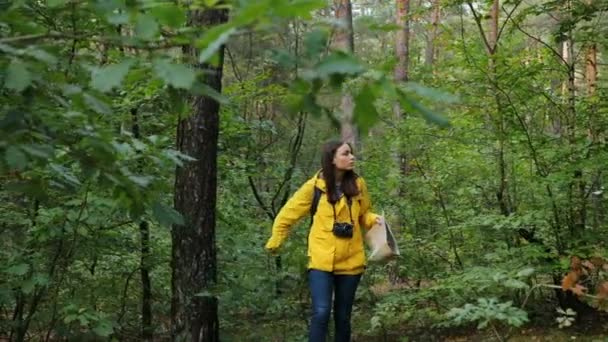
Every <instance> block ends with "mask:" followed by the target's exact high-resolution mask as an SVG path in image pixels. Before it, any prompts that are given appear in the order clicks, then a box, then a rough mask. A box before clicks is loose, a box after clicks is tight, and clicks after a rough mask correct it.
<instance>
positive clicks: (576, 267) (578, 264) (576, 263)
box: [570, 255, 583, 272]
mask: <svg viewBox="0 0 608 342" xmlns="http://www.w3.org/2000/svg"><path fill="white" fill-rule="evenodd" d="M582 266H583V263H582V261H581V258H579V257H577V256H576V255H573V256H572V257H571V258H570V269H571V270H572V271H577V272H578V271H580V270H581V268H582Z"/></svg>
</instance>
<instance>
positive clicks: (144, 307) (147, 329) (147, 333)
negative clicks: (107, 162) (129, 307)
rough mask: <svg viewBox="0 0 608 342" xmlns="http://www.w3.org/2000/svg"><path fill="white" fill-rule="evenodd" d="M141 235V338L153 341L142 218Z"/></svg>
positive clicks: (135, 124) (135, 123)
mask: <svg viewBox="0 0 608 342" xmlns="http://www.w3.org/2000/svg"><path fill="white" fill-rule="evenodd" d="M137 111H138V109H137V107H134V108H132V109H131V120H132V127H131V130H132V131H133V137H134V138H135V139H141V131H140V129H139V128H140V127H139V116H138V115H137ZM141 169H142V165H141V164H139V165H138V171H140V172H141V171H142V170H141ZM139 235H140V239H141V240H140V262H139V273H140V275H141V339H142V341H152V338H153V331H154V329H153V328H152V282H151V281H150V263H149V262H148V260H149V259H150V225H149V224H148V222H147V221H145V220H142V221H141V222H140V223H139Z"/></svg>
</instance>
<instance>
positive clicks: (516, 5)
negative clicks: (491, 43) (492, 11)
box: [494, 1, 523, 48]
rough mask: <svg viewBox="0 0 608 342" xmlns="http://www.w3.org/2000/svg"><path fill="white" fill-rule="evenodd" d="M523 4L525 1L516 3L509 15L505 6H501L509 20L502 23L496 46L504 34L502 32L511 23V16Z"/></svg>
mask: <svg viewBox="0 0 608 342" xmlns="http://www.w3.org/2000/svg"><path fill="white" fill-rule="evenodd" d="M522 2H523V1H520V2H518V3H516V4H515V6H513V9H512V10H511V12H508V13H507V11H506V9H505V6H501V7H502V10H503V11H505V13H507V18H506V19H505V21H504V22H503V23H502V26H501V27H500V30H498V35H497V36H496V45H498V41H499V40H500V35H501V34H502V31H503V30H504V29H505V27H506V26H507V23H508V22H509V19H511V16H512V15H513V13H515V10H516V9H517V7H519V5H521V4H522ZM494 48H496V47H494Z"/></svg>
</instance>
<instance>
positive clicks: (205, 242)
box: [171, 10, 228, 341]
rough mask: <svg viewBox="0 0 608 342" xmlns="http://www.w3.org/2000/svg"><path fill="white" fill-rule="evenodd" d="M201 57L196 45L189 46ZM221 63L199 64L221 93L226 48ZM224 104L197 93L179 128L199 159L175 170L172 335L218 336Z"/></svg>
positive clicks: (196, 19)
mask: <svg viewBox="0 0 608 342" xmlns="http://www.w3.org/2000/svg"><path fill="white" fill-rule="evenodd" d="M227 19H228V13H227V11H225V10H206V11H193V12H191V13H190V16H189V21H190V23H191V24H192V25H193V26H201V27H210V26H213V25H218V24H221V23H224V22H226V21H227ZM184 52H185V54H186V55H189V56H191V57H192V58H193V60H196V59H197V51H196V49H194V48H193V47H187V48H185V49H184ZM218 53H219V56H220V58H219V63H218V65H216V66H213V65H210V64H207V63H203V64H195V66H196V68H198V69H199V70H202V71H203V74H204V77H205V79H204V82H205V83H206V84H207V85H208V86H210V87H211V88H213V89H214V90H216V91H218V92H221V88H222V68H223V64H224V48H223V47H222V48H220V50H219V52H218ZM219 107H220V105H219V103H218V102H217V101H215V100H214V99H212V98H210V97H206V96H194V97H193V98H192V109H193V113H192V115H190V116H189V117H187V118H182V119H181V120H180V121H179V123H178V127H177V149H178V150H179V151H180V152H182V153H185V154H187V155H190V156H192V157H194V158H196V160H195V161H193V162H190V163H188V164H185V165H183V166H181V167H178V168H177V170H176V175H175V198H174V201H175V209H176V210H177V211H178V212H180V213H181V214H182V216H183V218H184V222H185V225H184V226H178V225H174V227H173V230H172V232H171V237H172V242H173V248H172V265H171V266H172V267H171V268H172V291H173V293H172V303H171V330H172V339H173V340H179V341H184V340H185V341H218V340H219V320H218V313H217V309H218V300H217V297H215V296H214V295H212V294H210V293H209V292H210V290H211V288H212V286H213V285H214V284H215V282H216V278H217V266H216V262H217V260H216V246H215V206H216V196H217V195H216V190H217V143H218V135H219Z"/></svg>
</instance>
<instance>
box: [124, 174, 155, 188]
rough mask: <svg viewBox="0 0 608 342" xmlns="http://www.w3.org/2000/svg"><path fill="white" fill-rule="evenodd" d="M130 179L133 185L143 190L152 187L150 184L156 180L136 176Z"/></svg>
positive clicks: (149, 177) (151, 177) (131, 176)
mask: <svg viewBox="0 0 608 342" xmlns="http://www.w3.org/2000/svg"><path fill="white" fill-rule="evenodd" d="M129 179H130V180H131V181H132V182H133V183H135V184H137V185H139V186H141V187H142V188H145V187H147V186H148V185H150V183H152V181H153V180H154V177H153V176H135V175H130V176H129Z"/></svg>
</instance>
